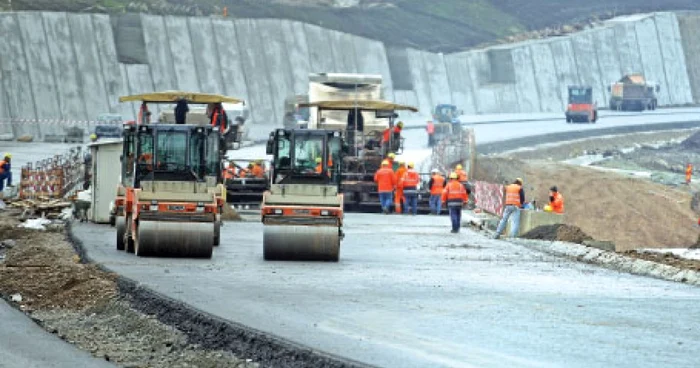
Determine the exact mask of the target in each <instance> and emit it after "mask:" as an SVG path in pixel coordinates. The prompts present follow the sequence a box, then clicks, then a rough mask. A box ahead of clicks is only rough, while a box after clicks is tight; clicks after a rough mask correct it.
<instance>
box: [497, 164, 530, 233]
mask: <svg viewBox="0 0 700 368" xmlns="http://www.w3.org/2000/svg"><path fill="white" fill-rule="evenodd" d="M505 192H506V193H505V194H506V203H505V205H506V207H505V208H504V209H503V217H501V221H500V222H499V223H498V227H497V228H496V234H495V235H494V236H493V238H494V239H498V238H499V237H500V236H501V233H502V232H503V230H505V228H506V224H507V223H508V220H509V219H510V217H511V215H512V216H513V221H512V222H511V224H510V237H511V238H515V237H516V236H518V228H519V227H520V208H522V206H523V203H525V191H524V190H523V179H521V178H517V179H515V181H514V182H513V184H510V185H507V186H506V188H505Z"/></svg>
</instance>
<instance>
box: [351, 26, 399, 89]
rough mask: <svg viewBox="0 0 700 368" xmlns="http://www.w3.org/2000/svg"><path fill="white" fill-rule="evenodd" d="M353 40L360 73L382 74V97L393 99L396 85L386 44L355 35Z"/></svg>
mask: <svg viewBox="0 0 700 368" xmlns="http://www.w3.org/2000/svg"><path fill="white" fill-rule="evenodd" d="M353 40H354V48H355V57H356V58H357V71H358V73H364V74H381V76H382V95H383V97H382V98H383V99H385V100H388V101H392V100H393V99H394V98H395V97H394V92H393V91H394V87H393V83H392V80H391V69H390V67H389V60H388V59H387V56H386V48H385V47H384V44H383V43H381V42H379V41H374V40H370V39H367V38H362V37H354V38H353Z"/></svg>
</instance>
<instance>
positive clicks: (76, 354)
mask: <svg viewBox="0 0 700 368" xmlns="http://www.w3.org/2000/svg"><path fill="white" fill-rule="evenodd" d="M46 367H55V368H64V367H65V368H83V367H84V368H88V367H89V368H92V367H95V368H102V367H115V366H114V365H112V364H110V363H108V362H106V361H105V360H104V359H97V358H95V357H93V356H92V355H90V353H88V352H86V351H82V350H80V349H78V348H76V347H74V346H73V345H70V344H66V343H65V341H63V340H61V339H59V338H58V337H57V336H55V335H52V334H49V333H47V332H46V331H44V330H43V329H42V328H41V327H39V326H38V325H37V324H35V323H34V322H33V321H32V320H30V319H29V318H27V317H26V316H25V315H24V314H22V312H20V311H18V310H16V309H14V308H12V307H11V306H10V305H8V304H7V303H6V302H5V301H4V300H2V299H0V368H46Z"/></svg>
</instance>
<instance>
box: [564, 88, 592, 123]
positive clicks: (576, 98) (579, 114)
mask: <svg viewBox="0 0 700 368" xmlns="http://www.w3.org/2000/svg"><path fill="white" fill-rule="evenodd" d="M568 89H569V103H568V104H567V105H566V122H567V123H571V122H575V121H582V122H586V123H595V122H596V121H597V120H598V106H597V105H596V103H595V102H593V87H591V86H569V88H568Z"/></svg>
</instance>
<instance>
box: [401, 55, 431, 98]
mask: <svg viewBox="0 0 700 368" xmlns="http://www.w3.org/2000/svg"><path fill="white" fill-rule="evenodd" d="M406 53H407V54H408V62H409V64H410V66H411V76H412V78H413V90H414V91H415V92H416V97H418V106H417V107H418V109H419V110H421V112H426V111H431V110H432V108H433V99H432V97H431V95H430V80H429V79H428V75H427V72H426V68H425V64H424V63H423V54H422V51H419V50H414V49H407V50H406Z"/></svg>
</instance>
